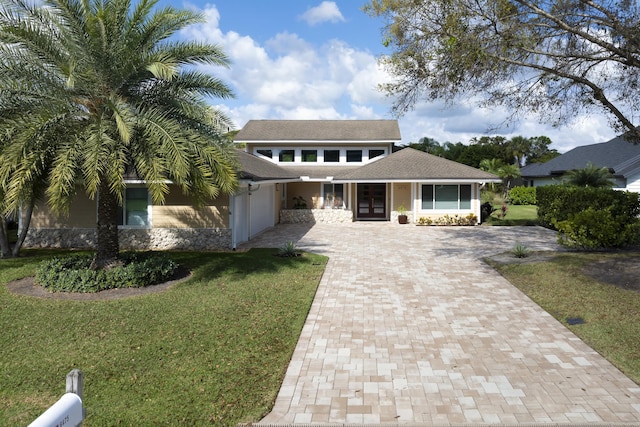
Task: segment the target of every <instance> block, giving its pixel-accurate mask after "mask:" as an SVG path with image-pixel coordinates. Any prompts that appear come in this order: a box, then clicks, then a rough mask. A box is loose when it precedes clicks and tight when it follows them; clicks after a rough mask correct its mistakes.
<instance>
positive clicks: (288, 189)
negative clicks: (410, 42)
mask: <svg viewBox="0 0 640 427" xmlns="http://www.w3.org/2000/svg"><path fill="white" fill-rule="evenodd" d="M400 140H401V138H400V130H399V127H398V122H397V121H396V120H251V121H249V122H248V123H247V124H246V125H245V126H244V127H243V128H242V129H241V130H240V132H239V133H238V134H237V136H236V139H235V141H236V144H237V145H238V147H239V149H240V150H239V151H238V157H239V160H240V164H241V170H240V171H239V173H238V176H239V183H240V186H239V190H238V191H237V193H236V194H234V195H231V196H226V195H222V196H220V197H218V198H217V199H215V200H212V201H211V202H210V203H209V204H207V206H205V207H204V208H202V209H200V210H196V209H195V208H194V207H193V206H192V204H191V202H190V200H189V198H188V197H185V196H184V195H182V193H181V192H180V190H179V188H177V186H174V185H172V184H171V183H169V184H168V185H169V188H170V191H169V193H168V194H167V196H166V200H165V203H164V204H162V205H156V204H153V203H152V201H151V198H150V196H149V194H148V191H147V190H146V187H145V184H144V182H141V181H140V180H136V179H131V180H127V181H126V182H127V190H126V193H125V195H124V203H123V206H122V209H121V221H120V223H121V225H120V227H121V229H120V245H121V247H122V248H123V249H128V248H135V249H195V250H201V249H228V248H235V247H236V246H237V245H238V244H240V243H242V242H244V241H247V240H250V239H251V238H253V237H254V236H256V235H257V234H259V233H261V232H263V231H264V230H265V229H268V228H270V227H273V226H274V225H275V224H278V223H280V222H294V221H309V222H319V221H326V222H351V221H367V220H375V221H394V220H395V219H396V218H397V215H398V212H399V211H400V210H404V209H406V211H407V214H408V216H409V217H410V218H411V219H412V220H413V221H414V222H415V220H417V219H418V218H420V217H428V218H437V217H442V216H444V215H450V216H454V215H459V216H467V215H476V216H477V217H478V218H480V188H481V187H482V185H484V184H485V183H488V182H500V180H499V179H498V178H497V177H496V176H494V175H491V174H488V173H486V172H484V171H481V170H478V169H475V168H472V167H469V166H465V165H462V164H459V163H456V162H452V161H449V160H446V159H442V158H440V157H436V156H432V155H430V154H427V153H424V152H421V151H417V150H413V149H410V148H404V149H401V150H397V151H394V149H395V148H397V147H396V144H397V143H399V142H400ZM401 207H402V208H404V209H401ZM302 208H305V209H302ZM70 212H71V213H70V215H69V216H68V217H57V216H54V215H53V214H52V213H51V212H50V211H49V210H48V208H47V207H46V206H40V207H38V209H36V211H35V212H34V216H33V219H32V222H31V227H30V232H29V237H28V241H27V242H26V245H29V246H40V247H75V248H85V247H92V246H93V243H94V241H95V223H96V201H95V200H90V199H89V198H88V197H87V196H86V195H84V193H82V192H79V193H78V195H77V196H76V199H75V200H74V201H73V204H72V206H71V211H70Z"/></svg>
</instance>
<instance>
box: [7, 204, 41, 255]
mask: <svg viewBox="0 0 640 427" xmlns="http://www.w3.org/2000/svg"><path fill="white" fill-rule="evenodd" d="M35 204H36V202H35V200H31V201H29V204H28V205H27V210H26V212H25V214H24V216H23V217H22V228H21V230H20V234H19V235H18V240H17V241H16V244H15V245H14V246H13V249H12V250H11V255H12V256H13V257H16V258H17V257H19V256H20V249H21V248H22V244H23V243H24V239H26V238H27V232H28V231H29V225H31V216H32V215H33V208H34V206H35ZM21 214H22V213H21Z"/></svg>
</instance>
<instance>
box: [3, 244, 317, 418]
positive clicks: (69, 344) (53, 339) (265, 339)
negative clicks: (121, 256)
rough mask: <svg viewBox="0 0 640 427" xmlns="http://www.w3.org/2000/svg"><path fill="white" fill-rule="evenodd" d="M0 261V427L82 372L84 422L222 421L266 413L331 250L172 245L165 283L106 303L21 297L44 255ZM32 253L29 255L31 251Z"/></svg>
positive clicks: (29, 412)
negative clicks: (13, 289)
mask: <svg viewBox="0 0 640 427" xmlns="http://www.w3.org/2000/svg"><path fill="white" fill-rule="evenodd" d="M25 252H26V253H27V254H29V256H26V257H23V258H19V259H13V260H2V261H0V284H2V285H1V286H0V328H1V330H2V334H1V336H0V408H1V410H0V425H27V424H28V423H30V422H31V421H33V420H34V419H35V418H37V417H38V416H39V415H40V414H41V413H42V412H43V411H44V410H45V409H46V408H48V407H49V406H50V405H52V404H53V403H54V402H56V401H57V400H58V399H59V398H60V396H61V395H62V394H63V393H64V391H65V376H66V374H67V373H68V372H69V371H70V370H71V369H74V368H78V369H81V370H82V371H83V373H84V378H85V382H84V405H85V408H86V411H87V419H86V422H85V424H83V425H86V426H106V425H110V426H111V425H224V426H232V425H236V424H237V423H239V422H251V421H257V420H259V419H260V418H261V417H262V416H264V415H265V414H267V413H268V412H269V411H270V408H271V407H272V405H273V402H274V400H275V397H276V395H277V393H278V390H279V387H280V384H281V381H282V379H283V376H284V372H285V370H286V367H287V365H288V362H289V360H290V357H291V354H292V352H293V350H294V348H295V345H296V342H297V339H298V337H299V335H300V331H301V329H302V325H303V324H304V321H305V318H306V316H307V314H308V310H309V307H310V305H311V302H312V300H313V296H314V294H315V291H316V288H317V285H318V283H319V281H320V277H321V275H322V273H323V270H324V266H325V264H326V258H325V257H322V256H319V255H313V254H308V253H305V254H304V256H300V257H294V258H282V257H277V256H274V255H273V254H274V253H275V252H276V250H271V249H253V250H251V251H249V252H244V253H243V252H237V253H174V254H171V256H172V257H173V258H174V259H175V260H176V261H177V262H179V263H180V264H182V265H185V266H187V267H188V268H190V269H191V270H192V272H193V274H192V277H191V278H190V279H188V280H186V281H184V282H181V283H178V284H176V285H174V286H173V287H172V288H170V289H169V290H167V291H165V292H162V293H157V294H149V295H144V296H138V297H131V298H126V299H120V300H110V301H69V300H50V299H38V298H35V297H28V296H17V295H13V294H11V293H9V292H8V290H7V288H6V286H4V284H5V283H7V282H9V281H11V280H15V279H18V278H22V277H27V276H31V275H33V274H34V269H35V267H36V265H37V263H38V262H39V261H41V260H42V259H44V258H46V257H47V256H50V253H49V252H46V253H45V252H42V253H43V254H44V255H42V256H38V255H37V254H38V253H39V252H30V251H25ZM34 254H36V255H34Z"/></svg>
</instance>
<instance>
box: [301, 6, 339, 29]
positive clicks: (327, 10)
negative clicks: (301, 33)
mask: <svg viewBox="0 0 640 427" xmlns="http://www.w3.org/2000/svg"><path fill="white" fill-rule="evenodd" d="M300 19H302V20H303V21H305V22H306V23H307V24H309V25H312V26H313V25H318V24H321V23H323V22H331V23H334V24H335V23H337V22H344V16H342V13H341V12H340V9H338V5H337V4H336V3H335V2H333V1H323V2H322V3H320V4H319V5H318V6H316V7H312V8H311V9H309V10H307V11H306V12H305V13H303V14H302V15H300Z"/></svg>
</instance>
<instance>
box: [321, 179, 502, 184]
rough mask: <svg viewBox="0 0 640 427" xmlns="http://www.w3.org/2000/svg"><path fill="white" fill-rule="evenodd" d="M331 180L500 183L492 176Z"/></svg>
mask: <svg viewBox="0 0 640 427" xmlns="http://www.w3.org/2000/svg"><path fill="white" fill-rule="evenodd" d="M332 182H334V183H336V184H348V183H355V184H360V183H372V184H385V183H392V182H412V183H427V184H443V183H444V184H449V183H451V184H460V183H470V182H473V183H478V184H484V183H488V182H494V183H498V184H499V183H501V182H502V180H500V179H493V178H384V179H379V178H376V179H334V180H333V181H332Z"/></svg>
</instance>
